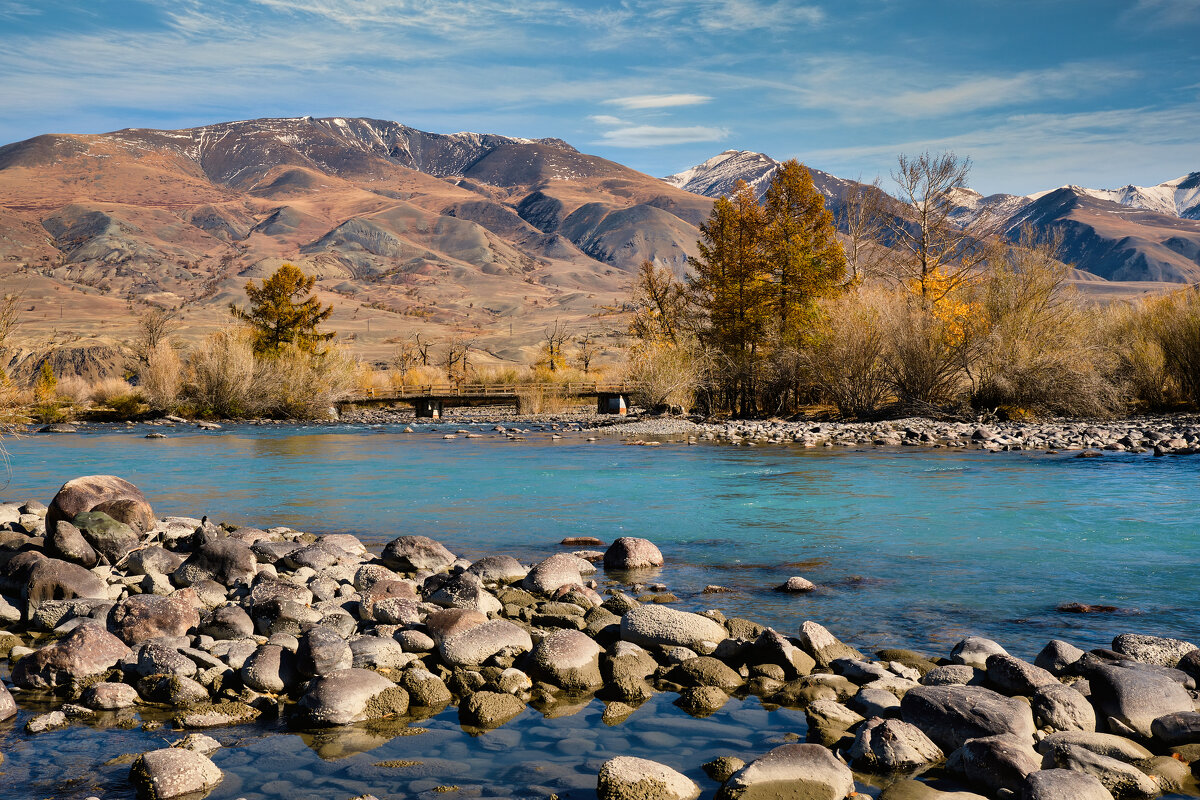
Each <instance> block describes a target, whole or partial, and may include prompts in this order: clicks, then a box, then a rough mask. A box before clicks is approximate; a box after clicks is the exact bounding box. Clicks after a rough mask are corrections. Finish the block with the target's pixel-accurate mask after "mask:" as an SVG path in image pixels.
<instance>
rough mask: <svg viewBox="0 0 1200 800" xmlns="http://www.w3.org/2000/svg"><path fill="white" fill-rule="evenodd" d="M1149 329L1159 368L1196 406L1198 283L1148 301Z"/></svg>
mask: <svg viewBox="0 0 1200 800" xmlns="http://www.w3.org/2000/svg"><path fill="white" fill-rule="evenodd" d="M1150 312H1151V316H1150V320H1149V325H1150V330H1151V332H1152V336H1153V337H1154V340H1155V341H1157V343H1158V346H1159V348H1161V350H1162V355H1163V371H1164V372H1165V373H1166V375H1167V377H1168V378H1169V379H1170V380H1171V381H1173V382H1174V384H1175V385H1176V386H1177V387H1178V390H1179V392H1180V394H1181V395H1182V396H1183V398H1184V399H1185V400H1187V401H1188V402H1189V403H1191V404H1192V405H1193V406H1200V287H1196V286H1193V287H1190V288H1188V289H1184V290H1183V291H1180V292H1175V293H1174V294H1171V295H1168V296H1167V297H1164V298H1162V299H1160V300H1158V301H1155V302H1153V303H1152V304H1151V307H1150Z"/></svg>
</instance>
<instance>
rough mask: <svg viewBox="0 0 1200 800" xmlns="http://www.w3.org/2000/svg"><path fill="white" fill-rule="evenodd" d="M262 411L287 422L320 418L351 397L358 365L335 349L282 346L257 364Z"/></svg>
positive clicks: (326, 415)
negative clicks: (272, 355)
mask: <svg viewBox="0 0 1200 800" xmlns="http://www.w3.org/2000/svg"><path fill="white" fill-rule="evenodd" d="M258 372H259V380H260V381H262V395H263V396H262V403H263V406H264V410H265V412H266V413H268V414H272V415H274V416H280V417H286V418H288V419H323V418H327V417H328V416H329V413H328V412H329V408H330V407H331V406H333V405H334V404H335V403H336V402H337V401H339V400H342V399H344V398H346V397H349V396H350V395H351V394H353V392H354V389H355V386H356V383H357V377H358V373H359V365H358V362H356V361H354V360H353V359H351V358H349V357H348V356H346V355H344V354H343V353H342V352H341V351H339V350H337V349H335V348H332V347H331V348H329V349H328V350H326V351H324V352H321V353H312V352H309V351H307V350H305V349H303V348H301V347H300V346H298V345H284V346H282V347H281V348H280V349H279V350H278V351H277V354H276V355H275V356H274V357H271V358H267V359H265V360H263V361H262V362H261V363H260V364H259V368H258Z"/></svg>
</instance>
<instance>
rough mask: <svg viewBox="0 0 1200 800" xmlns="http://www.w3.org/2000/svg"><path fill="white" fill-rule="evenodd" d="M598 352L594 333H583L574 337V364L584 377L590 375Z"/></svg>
mask: <svg viewBox="0 0 1200 800" xmlns="http://www.w3.org/2000/svg"><path fill="white" fill-rule="evenodd" d="M599 350H600V348H599V345H598V344H597V342H596V333H595V332H594V331H585V332H583V333H581V334H579V335H578V336H576V337H575V363H577V364H578V365H579V369H580V370H581V371H582V372H583V374H584V375H585V376H586V375H590V374H591V372H592V362H593V361H595V360H596V356H597V354H598V353H599Z"/></svg>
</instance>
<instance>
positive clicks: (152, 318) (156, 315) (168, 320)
mask: <svg viewBox="0 0 1200 800" xmlns="http://www.w3.org/2000/svg"><path fill="white" fill-rule="evenodd" d="M178 313H179V312H178V310H177V309H166V308H159V307H157V306H155V307H153V308H149V309H147V310H146V311H143V312H142V313H141V314H138V318H137V335H136V336H135V338H134V340H133V354H134V357H135V358H136V359H137V363H138V364H139V365H141V366H145V365H146V364H147V363H149V360H150V354H151V353H153V352H154V351H155V350H157V349H158V346H159V345H160V344H164V343H167V342H168V341H169V339H170V336H171V334H172V333H174V332H175V331H177V330H179V326H180V322H179V319H178V318H177V316H178Z"/></svg>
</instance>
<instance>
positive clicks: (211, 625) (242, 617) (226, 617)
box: [199, 605, 254, 639]
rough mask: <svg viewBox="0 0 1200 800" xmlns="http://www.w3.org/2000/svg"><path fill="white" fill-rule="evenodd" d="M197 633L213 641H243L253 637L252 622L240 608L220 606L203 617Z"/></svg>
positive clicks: (244, 610)
mask: <svg viewBox="0 0 1200 800" xmlns="http://www.w3.org/2000/svg"><path fill="white" fill-rule="evenodd" d="M199 632H200V633H201V634H203V635H205V636H211V637H212V638H214V639H244V638H246V637H247V636H253V635H254V622H253V621H252V620H251V619H250V615H249V614H247V613H246V609H244V608H242V607H241V606H234V605H229V606H221V607H220V608H215V609H213V610H212V611H211V612H210V613H209V614H207V615H205V617H204V619H203V620H202V621H201V623H200V628H199Z"/></svg>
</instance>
